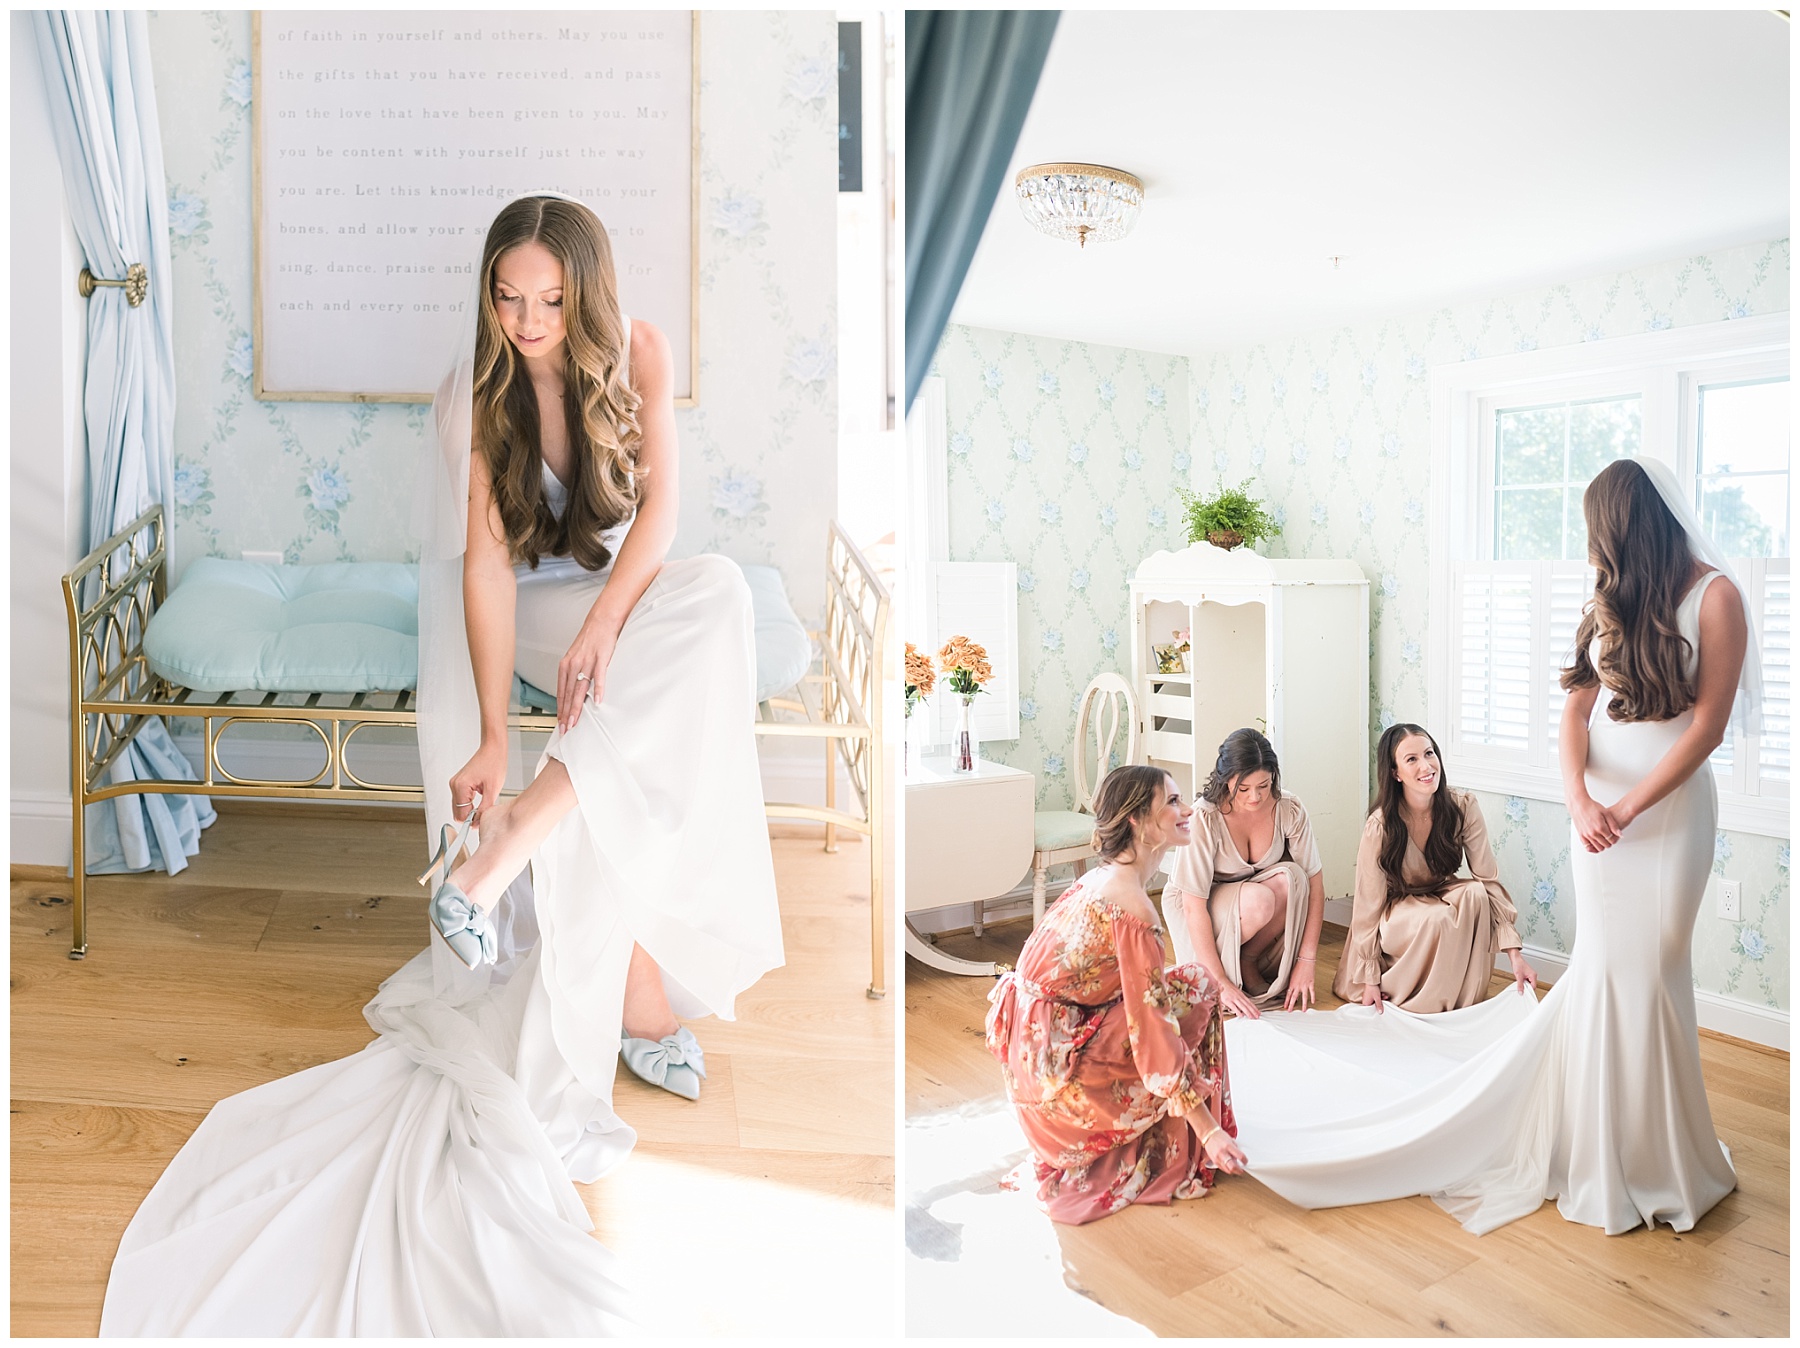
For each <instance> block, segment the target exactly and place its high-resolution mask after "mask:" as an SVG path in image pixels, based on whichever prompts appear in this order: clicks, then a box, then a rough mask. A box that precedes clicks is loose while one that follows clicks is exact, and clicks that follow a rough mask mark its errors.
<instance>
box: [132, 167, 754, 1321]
mask: <svg viewBox="0 0 1800 1348" xmlns="http://www.w3.org/2000/svg"><path fill="white" fill-rule="evenodd" d="M474 284H475V286H476V289H477V298H476V301H475V302H474V303H472V304H470V305H469V306H467V307H466V308H464V309H463V310H462V312H464V313H476V312H479V313H480V314H481V319H480V324H481V328H482V335H481V339H480V341H479V342H478V341H477V338H476V330H477V326H478V325H477V323H476V322H474V321H471V322H469V323H468V324H466V331H465V332H464V334H463V337H462V345H461V351H460V352H459V356H458V359H457V360H456V361H455V362H454V364H453V366H452V373H451V375H450V376H449V377H448V378H447V379H446V380H445V383H444V386H443V387H442V388H441V389H440V390H439V393H438V397H437V400H436V402H435V404H434V407H433V425H434V427H435V432H436V433H435V436H434V443H433V444H432V445H431V446H430V450H429V452H428V455H427V460H428V462H427V470H426V474H425V481H426V495H425V501H426V519H425V521H424V524H425V528H424V533H425V547H424V553H423V558H422V560H421V564H420V660H419V665H420V686H419V710H420V754H421V759H422V762H423V767H424V773H425V783H426V791H427V813H428V816H429V818H430V821H431V823H432V825H433V826H434V827H441V826H442V825H444V824H446V823H451V822H457V821H460V822H465V823H466V822H471V816H476V815H478V814H479V812H480V809H481V806H480V802H482V801H485V802H489V807H488V809H487V812H486V816H485V819H484V820H483V824H484V829H483V831H484V833H485V834H486V835H487V836H486V837H485V838H482V839H481V842H482V845H481V846H480V847H478V848H476V849H475V850H474V851H473V852H472V853H471V854H470V856H469V857H468V859H467V860H465V861H464V862H463V863H462V864H461V865H460V866H458V867H457V868H456V869H455V870H454V872H453V875H452V877H451V880H452V882H451V883H449V884H446V885H444V886H441V887H440V889H439V892H438V894H437V895H436V896H435V897H434V903H433V920H434V922H436V923H437V924H438V926H439V930H440V931H442V932H445V933H446V935H447V936H448V938H449V940H450V941H451V942H453V943H454V945H455V948H456V950H457V952H458V953H452V950H453V947H452V945H451V944H446V942H445V941H444V940H439V939H433V940H431V942H430V944H429V946H428V948H427V949H426V950H424V951H421V952H420V954H419V955H418V956H416V957H415V958H414V959H413V960H412V961H411V962H409V963H408V964H407V965H406V966H405V967H404V968H402V969H400V970H399V971H398V972H397V973H395V974H394V975H393V976H392V977H390V978H389V979H388V980H387V981H386V982H385V983H383V984H382V985H381V988H380V990H379V991H378V992H377V993H376V995H375V998H374V1000H372V1001H371V1002H370V1003H369V1005H368V1006H367V1008H366V1009H365V1012H364V1014H365V1016H366V1017H367V1019H368V1021H369V1023H370V1025H371V1026H372V1027H373V1029H374V1030H375V1031H376V1034H377V1036H378V1037H377V1038H376V1039H375V1041H374V1042H373V1043H371V1044H370V1045H369V1046H368V1047H367V1048H366V1049H364V1050H363V1051H362V1052H360V1053H358V1054H355V1055H353V1056H352V1057H349V1058H345V1059H342V1060H340V1061H338V1062H333V1063H326V1064H324V1065H322V1066H319V1067H315V1068H312V1069H310V1070H308V1071H305V1072H300V1073H298V1074H296V1075H294V1076H291V1077H286V1078H283V1079H281V1080H278V1081H273V1082H270V1083H268V1084H267V1085H264V1086H260V1087H257V1088H255V1089H253V1090H250V1091H245V1092H244V1093H242V1094H240V1095H236V1096H233V1097H231V1098H229V1099H227V1100H224V1101H221V1102H220V1103H219V1104H218V1105H217V1106H215V1107H214V1108H213V1110H212V1112H211V1113H210V1114H208V1116H207V1117H206V1119H205V1121H204V1122H203V1123H202V1124H201V1126H200V1128H199V1129H198V1130H197V1131H196V1132H195V1134H194V1135H193V1137H192V1138H190V1139H189V1141H188V1143H187V1145H186V1146H184V1147H183V1148H182V1150H181V1152H180V1153H179V1154H178V1155H177V1156H176V1158H175V1159H174V1161H173V1162H172V1163H171V1164H170V1166H169V1168H168V1170H167V1171H166V1172H164V1174H163V1176H162V1178H161V1179H160V1180H159V1181H158V1182H157V1184H156V1186H155V1188H154V1189H153V1190H152V1191H151V1193H150V1195H149V1196H148V1197H147V1198H146V1199H145V1200H144V1203H143V1205H142V1206H141V1207H140V1208H139V1209H138V1212H137V1214H136V1216H135V1217H134V1218H133V1219H132V1222H131V1225H130V1227H129V1228H128V1229H127V1231H126V1233H125V1236H124V1238H123V1240H122V1241H121V1243H120V1247H119V1252H118V1254H117V1256H116V1257H115V1259H114V1262H113V1268H112V1274H111V1277H110V1280H109V1282H108V1284H107V1293H106V1305H105V1310H104V1312H103V1316H102V1321H101V1332H102V1333H103V1334H112V1335H118V1334H135V1335H151V1334H154V1335H171V1334H207V1335H221V1334H241V1335H268V1336H276V1335H281V1336H287V1335H297V1334H307V1335H334V1336H335V1335H352V1334H355V1335H392V1336H424V1335H432V1336H443V1335H465V1336H499V1335H507V1336H513V1335H598V1334H608V1333H613V1332H617V1331H618V1330H619V1329H620V1328H621V1327H622V1326H623V1325H624V1324H625V1320H624V1318H623V1317H624V1315H625V1312H624V1307H625V1304H626V1303H625V1301H624V1298H623V1293H622V1290H621V1288H620V1286H619V1285H618V1282H617V1280H616V1278H615V1276H614V1270H613V1267H612V1259H611V1256H610V1255H609V1253H608V1252H607V1250H606V1249H605V1248H604V1247H603V1246H602V1245H600V1244H599V1242H598V1241H596V1240H595V1239H594V1238H593V1237H592V1235H591V1234H590V1232H591V1230H592V1223H591V1221H590V1219H589V1217H588V1214H587V1211H586V1209H585V1208H584V1207H583V1205H582V1202H581V1198H580V1196H579V1194H578V1193H577V1191H576V1189H575V1187H574V1184H573V1183H572V1182H571V1181H580V1182H591V1181H593V1180H596V1179H598V1178H599V1177H600V1176H601V1175H603V1174H605V1173H606V1172H607V1171H608V1170H609V1169H611V1168H612V1167H613V1166H615V1165H617V1164H618V1163H619V1162H620V1161H621V1160H623V1159H624V1157H625V1156H626V1154H627V1153H628V1152H629V1151H630V1149H631V1147H632V1145H633V1143H634V1141H635V1134H634V1133H633V1132H632V1130H631V1129H630V1127H629V1126H627V1125H626V1124H625V1123H624V1122H623V1121H622V1120H620V1119H619V1118H618V1116H617V1115H616V1114H614V1113H613V1110H612V1106H611V1100H612V1085H613V1073H614V1069H615V1066H616V1063H617V1061H618V1055H619V1052H620V1039H621V1035H620V1026H621V1023H623V1025H624V1026H625V1029H626V1031H627V1032H628V1035H630V1036H631V1037H632V1040H633V1041H635V1043H636V1044H637V1045H639V1048H638V1051H637V1056H636V1058H634V1059H633V1064H634V1069H635V1070H639V1071H640V1074H644V1075H647V1076H650V1077H651V1078H652V1079H659V1080H660V1084H664V1085H666V1086H667V1087H668V1088H669V1089H672V1090H676V1091H677V1093H679V1094H684V1095H691V1094H692V1093H693V1092H694V1091H695V1090H697V1089H698V1088H699V1077H700V1076H701V1075H702V1074H703V1072H704V1059H703V1057H702V1056H701V1054H700V1052H699V1047H698V1045H697V1044H696V1043H694V1041H693V1039H692V1036H691V1034H689V1033H688V1032H687V1031H686V1030H684V1029H683V1030H678V1031H672V1032H670V1033H667V1034H665V1033H664V1032H665V1031H670V1030H671V1027H673V1026H675V1020H674V1017H675V1016H676V1015H681V1016H686V1017H693V1016H698V1015H704V1014H708V1013H711V1014H716V1015H720V1016H724V1017H729V1016H730V1015H731V1013H732V1007H733V1003H734V1000H735V998H736V997H737V995H738V994H739V993H740V992H742V991H743V990H744V989H745V988H747V987H749V986H750V985H751V984H752V983H754V982H755V981H756V980H757V979H758V978H759V977H760V976H761V975H762V974H763V973H765V972H767V971H768V970H769V969H771V968H774V967H776V966H777V965H779V964H780V963H781V960H782V949H781V934H780V920H779V914H778V911H777V908H776V902H775V886H774V874H773V869H772V865H771V861H770V853H769V845H768V834H767V829H766V824H765V821H764V818H763V814H762V795H761V781H760V776H759V773H758V768H757V759H756V750H755V744H754V732H753V731H752V729H751V722H752V719H753V714H754V702H753V698H754V692H753V689H754V660H755V654H754V639H753V634H752V629H751V615H750V609H749V597H748V591H747V588H746V586H745V584H744V581H743V577H742V575H741V573H739V572H738V571H737V570H736V568H735V566H733V565H732V564H731V563H730V562H727V561H726V560H724V559H723V558H719V557H696V558H689V559H686V560H682V561H675V562H664V560H663V557H664V554H665V553H666V551H667V549H668V546H669V543H670V541H671V539H672V537H673V534H674V521H675V491H676V478H677V475H676V450H675V439H674V418H673V411H672V401H671V397H672V395H671V385H672V379H671V374H670V369H669V356H668V348H667V345H666V343H665V342H664V341H663V340H662V338H661V335H660V334H659V333H657V332H656V331H655V330H654V329H653V328H651V327H650V325H648V324H644V323H638V324H632V323H631V321H630V320H629V319H628V318H626V317H625V316H624V315H623V314H621V313H620V312H619V309H618V301H617V291H616V287H615V285H614V282H613V271H612V261H611V255H610V248H609V246H608V243H607V238H606V231H605V229H604V228H603V227H602V226H601V225H600V223H599V221H598V220H597V219H596V218H595V217H594V215H593V213H592V212H591V211H590V210H588V208H587V207H586V206H584V205H581V204H580V203H578V202H576V201H574V200H573V199H570V198H563V197H560V196H558V195H557V194H554V193H533V194H530V195H528V196H527V197H524V198H519V199H516V200H515V201H513V202H511V203H509V204H508V205H507V206H506V207H505V208H503V210H502V211H501V213H500V215H499V216H498V217H496V220H495V223H494V226H493V228H492V230H490V233H489V239H488V243H487V246H485V247H484V249H483V255H482V258H481V265H480V267H478V268H476V269H475V279H474ZM565 285H566V287H567V289H566V290H565V289H563V287H564V286H565ZM565 313H566V314H567V315H568V317H567V319H566V321H565V319H564V314H565ZM533 362H537V363H536V364H534V363H533ZM497 369H498V370H499V371H500V372H501V373H502V374H505V373H507V372H510V376H511V378H512V379H513V380H514V381H515V385H514V392H515V394H516V395H517V396H516V397H515V398H514V400H513V401H512V402H511V403H504V402H503V400H502V399H499V398H494V397H492V396H491V394H492V390H493V389H494V387H495V386H496V385H495V382H494V378H493V376H494V374H495V371H496V370H497ZM565 379H566V381H567V384H566V386H565V383H564V381H565ZM521 380H523V381H525V382H524V383H522V384H520V383H518V382H517V381H521ZM498 386H499V387H500V388H502V389H504V388H505V387H506V383H505V382H504V380H502V381H501V382H500V383H499V385H498ZM477 388H485V389H486V390H487V391H488V394H489V395H490V396H489V402H488V404H487V407H486V415H487V417H488V418H489V420H487V421H485V422H484V421H483V420H482V404H481V403H480V402H478V398H479V397H480V396H482V395H480V394H478V393H477V392H476V390H477ZM559 394H560V395H564V396H561V397H559V396H558V395H559ZM532 395H535V397H536V398H537V399H538V400H539V401H540V402H541V403H542V404H543V406H545V407H546V408H547V409H548V410H549V411H551V412H552V413H553V415H551V416H549V417H546V418H542V419H541V428H542V429H541V434H540V435H539V436H538V438H537V439H536V441H535V443H533V441H532V435H531V432H537V431H538V430H539V426H538V425H536V424H534V418H532V417H531V415H530V411H533V410H535V405H533V406H528V407H527V410H526V411H525V413H524V414H523V415H521V414H520V412H521V406H522V403H521V399H522V398H524V397H528V396H532ZM497 404H498V405H500V406H503V407H504V408H505V410H506V411H507V412H509V413H511V414H512V415H513V421H512V427H513V431H514V436H513V440H514V444H515V445H518V444H523V445H524V446H525V448H526V449H527V451H528V453H527V455H526V457H525V459H524V460H523V461H521V460H520V459H518V458H517V457H514V458H511V459H508V458H507V457H506V456H504V455H501V456H498V457H497V456H496V455H494V454H493V453H492V452H490V451H489V450H487V449H484V450H483V452H482V454H481V455H479V456H477V458H476V461H475V469H474V472H473V475H471V468H470V463H471V453H470V446H471V441H472V439H474V438H475V436H476V435H477V430H476V428H477V427H478V426H481V427H485V428H489V429H490V430H491V427H492V426H493V421H492V416H493V410H494V407H495V405H497ZM559 412H560V413H562V414H563V415H555V414H556V413H559ZM521 423H522V424H523V426H524V428H525V431H524V433H523V434H521V433H520V432H519V429H518V428H519V427H520V425H521ZM483 443H484V444H487V443H491V442H490V441H483ZM493 463H499V464H501V465H503V467H504V466H507V465H510V467H511V468H512V469H513V470H515V471H514V473H513V476H512V477H511V478H510V480H509V482H508V485H507V487H506V489H505V492H503V491H502V490H500V489H498V487H497V484H498V482H499V481H500V480H501V478H502V477H503V474H502V473H500V472H495V471H493V470H492V469H491V468H490V464H493ZM558 468H561V470H562V471H560V472H559V471H557V470H558ZM528 473H536V474H539V475H540V477H541V494H536V493H532V492H529V491H523V492H521V491H520V490H518V488H519V487H520V484H521V483H522V482H524V481H528V480H529V478H528V477H527V474H528ZM564 483H567V486H566V487H565V486H564ZM506 492H510V493H511V495H510V497H509V499H507V500H501V499H500V498H501V496H502V495H504V494H506ZM521 503H523V504H524V506H525V507H526V508H527V509H526V510H525V513H524V514H523V515H519V514H518V513H517V512H516V511H515V507H518V506H520V504H521ZM540 505H541V508H539V507H540ZM633 507H635V511H636V517H635V521H634V520H633V518H632V508H633ZM509 513H511V514H512V515H513V518H511V519H507V518H503V517H505V516H507V515H508V514H509ZM520 519H523V520H525V521H526V522H527V524H528V526H529V528H528V529H524V530H522V529H521V528H520V527H519V526H518V522H519V520H520ZM584 531H585V532H584ZM465 543H466V544H467V546H466V548H465ZM558 544H560V545H561V546H558ZM556 553H562V554H564V555H561V556H558V555H554V554H556ZM570 553H573V558H571V557H570V556H569V555H567V554H570ZM515 565H516V566H517V568H518V574H517V576H516V580H515V574H514V566H515ZM465 594H466V595H467V596H468V599H469V613H468V615H467V619H466V620H465V614H464V605H463V601H464V596H465ZM515 635H516V656H515V652H514V649H513V646H514V642H512V641H509V640H507V638H511V637H515ZM515 667H516V668H517V669H518V671H519V672H520V673H521V674H522V675H524V676H525V677H526V678H527V679H528V680H529V681H530V682H532V683H534V684H537V685H539V686H540V687H543V688H545V690H546V691H554V692H555V693H556V694H557V695H558V698H559V704H558V705H559V717H558V730H557V733H556V734H555V735H554V736H553V737H552V738H551V741H550V744H549V746H548V748H547V749H546V750H545V752H544V754H543V757H542V758H541V759H540V760H539V762H538V765H537V769H538V771H537V775H536V776H535V778H534V780H533V782H532V784H531V785H530V787H529V788H528V789H527V790H526V791H525V792H524V793H523V794H522V795H520V796H519V797H518V798H517V799H516V800H515V801H514V802H513V803H512V804H511V805H509V806H507V807H505V808H496V807H495V806H494V805H493V804H492V802H495V801H496V800H497V799H498V794H499V788H500V785H501V782H502V780H503V779H504V776H505V773H506V741H505V732H504V717H505V707H506V693H507V691H508V689H509V688H510V684H511V680H512V675H513V671H514V669H515ZM527 861H529V870H528V872H526V873H525V874H523V875H520V874H519V872H520V870H521V868H522V867H524V866H525V865H526V863H527ZM515 876H517V879H515V878H514V877H515ZM459 905H460V906H459ZM446 913H449V914H450V915H451V916H450V917H448V918H446V917H445V916H444V915H445V914H446ZM471 956H473V958H471ZM469 964H473V966H474V967H473V968H469V967H465V966H466V965H469ZM627 1051H628V1052H630V1051H631V1049H630V1047H629V1043H628V1048H627ZM699 1219H700V1215H699V1214H696V1220H699Z"/></svg>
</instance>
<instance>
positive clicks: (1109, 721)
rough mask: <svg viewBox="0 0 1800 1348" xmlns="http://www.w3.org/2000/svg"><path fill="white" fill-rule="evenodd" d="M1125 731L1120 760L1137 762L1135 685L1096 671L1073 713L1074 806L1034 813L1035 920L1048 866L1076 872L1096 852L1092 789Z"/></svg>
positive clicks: (978, 912)
mask: <svg viewBox="0 0 1800 1348" xmlns="http://www.w3.org/2000/svg"><path fill="white" fill-rule="evenodd" d="M1121 729H1122V730H1124V732H1125V743H1124V753H1123V754H1122V755H1121V756H1120V758H1119V762H1120V763H1121V764H1124V763H1135V762H1137V756H1138V742H1139V735H1138V721H1137V707H1136V705H1135V704H1134V703H1133V702H1132V699H1131V685H1130V684H1129V683H1127V682H1126V681H1125V680H1124V679H1122V678H1120V677H1119V676H1118V675H1117V674H1112V673H1106V674H1096V675H1095V676H1094V680H1093V682H1092V683H1090V684H1088V686H1087V688H1086V689H1084V690H1083V692H1082V694H1081V706H1080V708H1079V709H1078V710H1077V712H1076V714H1075V743H1074V746H1073V749H1072V751H1071V752H1070V754H1069V780H1070V782H1071V784H1072V785H1073V786H1074V788H1075V808H1074V809H1072V810H1038V811H1036V812H1035V814H1034V816H1033V824H1034V827H1033V839H1032V842H1033V846H1034V850H1033V852H1032V854H1031V925H1032V926H1033V927H1035V926H1037V924H1038V923H1039V922H1041V921H1043V919H1044V887H1045V885H1046V884H1047V882H1048V879H1049V874H1050V868H1051V867H1052V866H1059V865H1061V864H1062V863H1063V862H1065V861H1073V862H1074V863H1075V865H1076V873H1077V874H1080V873H1082V872H1084V871H1086V870H1087V861H1088V858H1089V857H1091V856H1093V855H1094V792H1095V791H1097V790H1099V788H1100V782H1101V780H1102V779H1103V778H1105V776H1106V774H1107V772H1108V771H1109V769H1110V765H1111V762H1112V753H1113V747H1114V745H1115V744H1116V743H1117V742H1118V740H1119V732H1120V730H1121ZM982 907H983V905H981V904H979V903H978V904H976V905H975V923H974V930H975V934H976V935H977V936H979V935H980V934H981V928H982V917H983V914H982Z"/></svg>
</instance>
